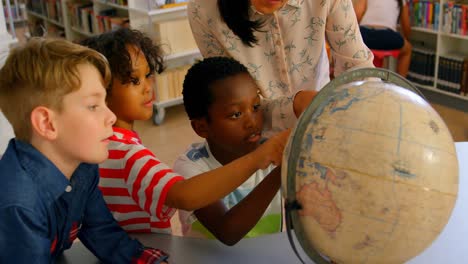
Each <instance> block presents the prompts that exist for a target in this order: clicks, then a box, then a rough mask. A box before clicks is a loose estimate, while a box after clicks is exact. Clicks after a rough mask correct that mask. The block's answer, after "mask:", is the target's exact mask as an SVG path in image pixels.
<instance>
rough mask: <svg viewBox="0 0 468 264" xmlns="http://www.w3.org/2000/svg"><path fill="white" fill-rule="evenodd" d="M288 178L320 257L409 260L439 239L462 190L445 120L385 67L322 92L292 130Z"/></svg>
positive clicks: (298, 230)
mask: <svg viewBox="0 0 468 264" xmlns="http://www.w3.org/2000/svg"><path fill="white" fill-rule="evenodd" d="M369 77H373V78H369ZM374 77H378V78H379V79H376V78H374ZM282 177H283V178H282V189H283V195H284V196H285V199H286V203H287V206H286V208H287V209H286V210H287V216H288V218H289V220H288V222H290V225H291V226H292V227H293V230H294V233H295V235H296V237H297V240H298V242H299V244H300V246H301V247H302V248H303V249H304V251H305V252H306V254H307V255H308V256H309V257H310V258H311V259H312V260H313V261H315V262H316V263H323V262H325V261H324V259H323V258H322V256H325V257H328V258H329V259H330V260H332V261H334V262H336V263H403V262H405V261H407V260H409V259H411V258H412V257H414V256H417V255H418V254H420V253H421V252H422V251H423V250H424V249H425V248H426V247H428V246H429V245H430V244H431V243H432V242H433V241H434V240H435V239H436V238H437V236H438V235H439V233H440V232H441V231H442V230H443V228H444V226H445V225H446V223H447V222H448V219H449V217H450V214H451V212H452V209H453V207H454V204H455V201H456V198H457V193H458V162H457V156H456V152H455V146H454V143H453V139H452V137H451V135H450V132H449V130H448V129H447V127H446V125H445V123H444V122H443V120H442V119H441V118H440V116H439V115H438V114H437V113H436V111H434V110H433V109H432V107H431V106H430V104H428V103H427V102H426V101H425V100H424V98H423V97H422V95H421V94H419V92H418V91H417V89H416V88H414V87H413V86H412V85H411V84H410V83H408V82H407V81H406V80H405V79H403V78H402V77H400V76H399V75H397V74H394V73H392V72H390V71H386V70H381V69H361V70H357V71H353V72H350V73H347V74H344V75H342V76H340V77H338V78H337V79H335V80H333V81H332V82H330V83H329V84H328V85H326V86H325V87H324V88H323V89H322V90H321V91H320V92H319V93H318V95H317V96H316V98H315V99H314V100H313V102H312V103H311V104H310V106H309V107H308V108H307V109H306V110H305V112H304V113H303V114H302V115H301V117H300V118H299V120H298V123H297V125H296V127H295V128H294V130H293V132H292V133H291V136H290V139H289V141H288V144H287V146H286V150H285V153H284V157H283V168H282Z"/></svg>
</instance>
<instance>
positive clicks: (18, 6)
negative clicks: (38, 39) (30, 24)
mask: <svg viewBox="0 0 468 264" xmlns="http://www.w3.org/2000/svg"><path fill="white" fill-rule="evenodd" d="M8 8H9V9H10V10H8ZM3 14H5V21H6V23H10V22H13V23H22V22H26V21H27V19H26V5H25V4H24V3H22V2H20V1H19V0H3ZM10 15H11V19H10Z"/></svg>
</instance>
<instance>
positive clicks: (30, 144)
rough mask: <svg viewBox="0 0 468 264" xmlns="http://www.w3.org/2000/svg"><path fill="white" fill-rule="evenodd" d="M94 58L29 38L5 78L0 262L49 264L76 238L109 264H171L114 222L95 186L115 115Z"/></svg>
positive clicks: (102, 65)
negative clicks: (8, 136)
mask: <svg viewBox="0 0 468 264" xmlns="http://www.w3.org/2000/svg"><path fill="white" fill-rule="evenodd" d="M109 80H110V71H109V66H108V63H107V61H106V59H105V58H104V57H103V56H102V55H101V54H99V53H97V52H96V51H93V50H91V49H88V48H85V47H82V46H79V45H76V44H73V43H70V42H67V41H65V40H58V39H57V40H46V39H39V38H36V39H32V40H30V41H29V42H28V43H27V44H26V45H25V46H23V47H20V48H17V49H14V50H12V51H11V54H10V56H9V57H8V59H7V62H6V64H5V66H4V67H3V68H2V69H1V70H0V108H1V109H2V111H3V113H4V114H5V116H6V117H7V119H8V120H9V121H10V123H11V124H12V126H13V128H14V131H15V134H16V138H15V139H12V140H11V141H10V142H9V145H8V148H7V150H6V152H5V154H4V156H3V158H2V159H1V160H0V181H1V182H2V184H1V185H0V219H1V221H0V248H1V249H2V250H1V253H0V263H32V262H34V263H51V262H55V261H56V259H57V256H59V255H60V254H61V253H62V252H63V251H64V250H65V249H68V248H70V247H71V245H72V243H73V241H74V240H75V238H76V237H78V238H79V239H80V240H81V242H82V243H83V244H84V245H85V246H86V247H87V248H89V249H90V250H91V251H92V252H93V253H94V254H95V255H96V256H97V257H98V258H99V259H100V260H101V261H103V262H106V263H166V262H165V260H166V259H167V255H166V254H165V253H164V252H162V251H160V250H156V249H147V248H144V247H143V246H142V245H141V244H140V243H139V242H138V241H136V240H133V239H131V238H130V237H128V235H127V234H126V233H125V232H124V231H123V230H122V229H121V228H120V227H119V226H118V224H117V222H116V221H115V220H114V219H113V217H112V215H111V214H110V212H109V210H108V209H107V206H106V204H105V202H104V200H103V198H102V194H101V192H100V191H99V189H98V187H97V185H98V181H99V175H98V166H97V165H94V164H97V163H99V162H102V161H104V160H105V159H106V158H107V156H108V151H107V144H108V142H109V140H108V138H109V137H110V136H111V135H112V125H113V124H114V122H115V119H116V118H115V115H114V114H113V113H112V112H111V111H110V110H109V109H108V108H107V106H106V103H105V97H106V90H105V87H107V85H108V83H109Z"/></svg>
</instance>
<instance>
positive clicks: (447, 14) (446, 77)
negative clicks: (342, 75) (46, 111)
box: [2, 0, 468, 141]
mask: <svg viewBox="0 0 468 264" xmlns="http://www.w3.org/2000/svg"><path fill="white" fill-rule="evenodd" d="M2 4H3V9H4V15H5V21H6V26H7V30H8V32H9V33H10V35H11V36H12V37H13V40H12V42H18V41H19V42H21V41H26V40H27V39H28V38H29V37H31V36H48V37H49V36H50V37H63V38H66V39H68V40H71V41H79V40H80V39H81V38H84V37H87V36H92V35H96V34H100V33H102V32H105V31H108V30H111V29H114V28H117V27H126V26H130V27H132V28H136V29H140V30H142V31H144V32H146V33H147V34H149V35H150V36H151V37H152V38H153V39H155V40H156V41H157V42H159V43H162V44H163V48H164V50H165V53H166V62H167V65H168V70H167V71H165V72H164V73H163V74H162V75H158V76H157V80H156V83H157V84H158V85H157V86H156V93H157V98H158V101H157V102H156V103H155V105H154V109H155V115H154V118H153V121H154V123H155V124H161V123H163V120H164V118H165V112H166V108H167V107H170V106H174V105H178V104H181V103H182V99H181V90H182V82H183V79H184V76H185V73H186V72H187V70H188V68H189V67H190V65H191V64H193V62H194V61H195V60H196V59H198V58H201V55H200V54H199V51H198V50H197V46H196V43H195V41H194V40H193V37H192V34H191V32H190V26H189V24H188V21H187V9H186V1H164V0H2ZM408 4H409V9H410V18H411V24H412V32H411V37H410V41H411V42H412V45H413V53H412V58H411V66H410V71H409V74H408V76H407V79H408V80H409V81H411V82H412V83H413V84H414V85H415V86H416V87H418V88H419V89H420V90H421V92H423V94H424V95H425V96H426V99H428V101H430V102H431V104H432V105H433V107H434V108H435V109H436V110H437V111H438V112H439V114H440V115H441V116H442V118H443V119H444V121H445V122H446V123H447V125H448V127H449V129H450V130H451V132H452V135H453V137H454V139H455V140H456V141H468V0H458V1H448V0H409V1H408ZM386 65H388V64H386ZM390 65H392V63H390Z"/></svg>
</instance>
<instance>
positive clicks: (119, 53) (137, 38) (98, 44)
mask: <svg viewBox="0 0 468 264" xmlns="http://www.w3.org/2000/svg"><path fill="white" fill-rule="evenodd" d="M80 44H81V45H83V46H87V47H89V48H91V49H94V50H97V51H98V52H100V53H101V54H102V55H104V57H106V59H107V60H108V61H109V65H110V68H111V73H112V77H113V78H117V79H119V80H121V82H122V83H123V84H125V83H129V82H130V78H131V73H132V60H131V57H130V54H129V53H128V50H127V47H126V46H127V45H132V46H135V47H137V48H139V49H140V50H141V51H142V52H143V54H144V55H145V58H146V60H147V61H148V66H149V68H150V72H151V73H153V72H157V73H161V72H162V71H163V70H164V64H163V55H162V50H161V48H160V47H159V46H157V45H155V44H154V43H153V41H152V40H151V39H150V38H149V37H147V36H146V35H144V34H143V33H142V32H140V31H138V30H131V29H128V28H121V29H117V30H115V31H110V32H106V33H104V34H101V35H98V36H95V37H90V38H87V39H84V40H83V41H81V42H80ZM110 87H112V83H111V84H110Z"/></svg>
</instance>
